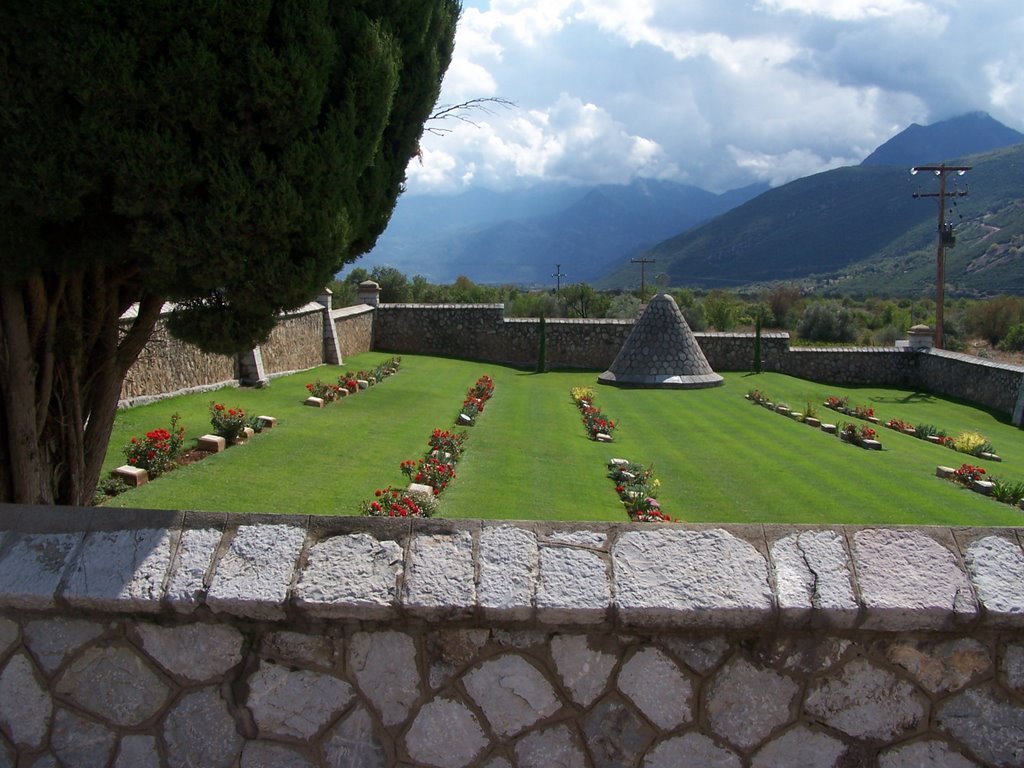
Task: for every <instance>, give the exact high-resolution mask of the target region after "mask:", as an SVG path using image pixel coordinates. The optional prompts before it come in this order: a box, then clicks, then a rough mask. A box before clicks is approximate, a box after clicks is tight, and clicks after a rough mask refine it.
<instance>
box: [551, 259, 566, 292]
mask: <svg viewBox="0 0 1024 768" xmlns="http://www.w3.org/2000/svg"><path fill="white" fill-rule="evenodd" d="M551 276H552V277H553V278H555V296H558V295H559V294H560V293H561V291H562V278H563V277H568V275H567V274H565V273H564V272H562V265H561V264H555V271H554V272H553V273H552V274H551Z"/></svg>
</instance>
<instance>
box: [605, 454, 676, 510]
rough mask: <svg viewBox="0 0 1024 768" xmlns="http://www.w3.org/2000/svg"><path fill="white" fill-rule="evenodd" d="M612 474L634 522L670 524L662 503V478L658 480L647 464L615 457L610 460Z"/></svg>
mask: <svg viewBox="0 0 1024 768" xmlns="http://www.w3.org/2000/svg"><path fill="white" fill-rule="evenodd" d="M608 477H610V478H611V479H612V480H613V481H614V482H615V492H616V493H617V494H618V495H619V500H620V501H621V502H622V505H623V506H624V507H625V508H626V514H628V515H629V519H630V520H631V521H633V522H634V523H670V522H672V518H671V517H669V516H668V515H667V514H666V513H665V512H664V511H663V510H662V509H661V505H660V504H659V503H658V499H657V496H658V488H659V487H660V486H661V481H660V480H657V479H655V477H654V470H653V469H652V468H651V467H645V466H644V465H643V464H637V463H635V462H631V461H627V460H626V459H612V460H611V461H609V462H608Z"/></svg>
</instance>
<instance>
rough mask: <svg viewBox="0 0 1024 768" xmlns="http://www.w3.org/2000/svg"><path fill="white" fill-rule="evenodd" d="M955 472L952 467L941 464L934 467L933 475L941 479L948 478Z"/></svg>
mask: <svg viewBox="0 0 1024 768" xmlns="http://www.w3.org/2000/svg"><path fill="white" fill-rule="evenodd" d="M955 472H956V470H955V469H953V468H952V467H942V466H939V467H936V468H935V476H936V477H941V478H942V479H943V480H948V479H949V478H951V477H952V476H953V474H954V473H955Z"/></svg>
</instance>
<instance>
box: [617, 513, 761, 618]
mask: <svg viewBox="0 0 1024 768" xmlns="http://www.w3.org/2000/svg"><path fill="white" fill-rule="evenodd" d="M612 560H613V566H612V571H613V573H614V575H615V589H614V591H615V602H616V605H617V607H618V610H619V614H620V616H621V617H622V620H623V621H624V622H626V623H627V624H634V625H638V626H645V625H650V624H665V625H677V626H678V625H685V626H689V627H747V626H752V625H755V624H758V623H760V622H762V621H768V620H769V619H770V618H771V617H772V609H773V596H772V591H771V588H770V585H769V583H768V564H767V562H766V561H765V558H764V556H763V555H762V554H761V553H760V552H758V551H757V550H756V549H755V548H754V547H753V546H751V545H750V544H748V543H747V542H746V541H743V540H742V539H739V538H737V537H736V536H734V535H732V534H731V533H728V532H726V531H724V530H721V529H710V530H679V529H674V528H659V529H656V530H649V531H633V530H629V531H627V532H625V533H623V534H621V535H620V536H619V537H618V540H617V541H616V542H615V544H614V546H613V547H612Z"/></svg>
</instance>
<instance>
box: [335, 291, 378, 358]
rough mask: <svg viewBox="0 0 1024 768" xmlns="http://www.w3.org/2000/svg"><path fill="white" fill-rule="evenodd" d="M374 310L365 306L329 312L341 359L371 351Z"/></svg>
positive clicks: (360, 305)
mask: <svg viewBox="0 0 1024 768" xmlns="http://www.w3.org/2000/svg"><path fill="white" fill-rule="evenodd" d="M373 319H374V309H373V307H371V306H368V305H366V304H359V305H358V306H355V307H345V308H343V309H335V310H332V311H331V320H332V322H333V323H334V326H335V328H336V329H337V334H338V348H339V350H340V351H341V355H342V358H344V357H346V356H348V355H358V354H359V353H360V352H369V351H370V350H371V349H373Z"/></svg>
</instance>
